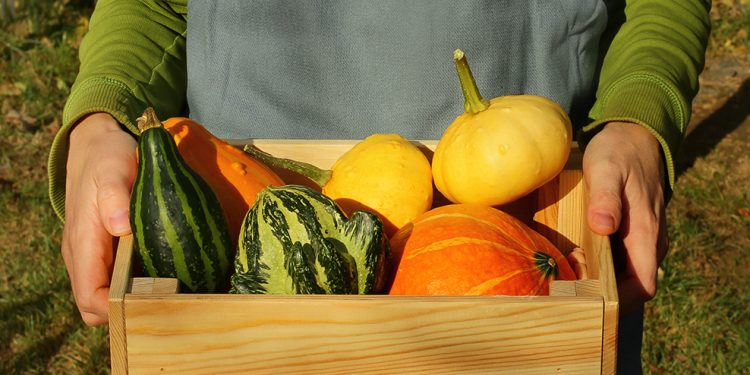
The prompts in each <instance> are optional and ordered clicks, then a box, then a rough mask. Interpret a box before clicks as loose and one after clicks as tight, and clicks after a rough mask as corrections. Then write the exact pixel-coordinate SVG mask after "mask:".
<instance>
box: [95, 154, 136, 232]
mask: <svg viewBox="0 0 750 375" xmlns="http://www.w3.org/2000/svg"><path fill="white" fill-rule="evenodd" d="M117 164H119V165H112V164H110V168H104V169H103V170H105V171H107V173H105V174H100V175H99V176H97V179H96V180H97V191H96V202H97V206H98V207H99V217H101V219H102V222H103V223H104V227H105V228H106V229H107V231H108V232H109V234H111V235H113V236H122V235H126V234H129V233H130V232H131V231H130V189H131V187H132V185H133V179H134V176H135V170H134V169H135V168H134V166H131V167H132V168H129V167H127V166H125V165H123V164H122V162H121V161H119V162H118V163H117Z"/></svg>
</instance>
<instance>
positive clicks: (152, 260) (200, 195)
mask: <svg viewBox="0 0 750 375" xmlns="http://www.w3.org/2000/svg"><path fill="white" fill-rule="evenodd" d="M138 129H139V130H140V131H141V134H140V135H139V137H138V172H137V174H136V178H135V182H134V183H133V192H132V194H131V198H130V227H131V228H132V230H133V248H134V251H135V253H136V256H137V258H138V263H139V264H140V265H141V267H142V268H143V271H144V273H145V274H146V275H148V276H150V277H170V278H176V279H178V280H179V281H180V285H181V286H182V287H181V290H182V291H183V292H199V293H213V292H217V291H225V290H226V288H227V284H228V281H229V280H228V278H229V272H230V262H231V259H232V256H233V254H234V247H233V246H232V244H231V240H230V238H229V230H228V229H227V224H226V219H225V218H224V214H223V213H222V209H221V205H220V203H219V200H218V199H217V197H216V194H214V192H213V190H212V189H211V187H209V186H208V184H207V183H206V182H205V181H204V179H203V178H202V177H201V176H200V175H199V174H198V173H196V172H195V171H193V170H192V169H191V167H190V166H188V165H187V164H186V163H185V161H184V160H183V158H182V157H181V156H180V153H179V151H177V147H176V145H175V142H174V140H173V139H172V136H171V135H170V134H169V133H168V132H167V131H166V130H164V127H163V126H162V124H161V123H160V122H159V120H158V119H157V118H156V114H155V112H154V110H153V109H152V108H148V109H146V111H145V112H144V114H143V117H141V118H139V119H138Z"/></svg>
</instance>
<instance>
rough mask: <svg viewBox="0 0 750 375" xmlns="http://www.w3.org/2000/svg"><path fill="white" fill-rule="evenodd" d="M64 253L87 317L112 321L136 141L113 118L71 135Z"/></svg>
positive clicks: (100, 118)
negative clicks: (118, 239) (112, 290)
mask: <svg viewBox="0 0 750 375" xmlns="http://www.w3.org/2000/svg"><path fill="white" fill-rule="evenodd" d="M70 140H71V142H70V151H69V153H68V163H67V177H66V197H65V228H64V231H63V241H62V249H61V250H62V255H63V259H64V260H65V266H66V268H67V270H68V276H69V277H70V282H71V288H72V291H73V296H74V297H75V300H76V304H77V306H78V309H79V311H80V313H81V317H82V318H83V320H84V322H85V323H86V324H88V325H99V324H103V323H106V322H107V320H108V319H107V317H108V316H107V314H108V294H109V284H110V279H111V272H112V266H113V258H114V250H113V236H120V235H123V234H126V233H129V232H130V224H129V219H128V216H129V212H128V211H129V206H130V189H131V186H132V184H133V180H134V178H135V170H136V159H135V146H136V143H135V140H134V139H133V138H132V137H131V136H130V135H129V134H127V133H126V132H124V131H122V130H121V128H120V127H119V125H117V123H116V122H115V121H114V119H112V117H111V116H109V115H92V116H89V117H87V118H86V119H84V120H83V121H81V122H80V123H79V124H78V125H76V128H75V129H74V130H73V132H71V136H70Z"/></svg>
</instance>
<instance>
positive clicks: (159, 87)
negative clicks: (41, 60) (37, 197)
mask: <svg viewBox="0 0 750 375" xmlns="http://www.w3.org/2000/svg"><path fill="white" fill-rule="evenodd" d="M186 17H187V2H186V0H182V1H126V0H100V1H99V2H97V4H96V8H95V9H94V12H93V14H92V15H91V20H90V23H89V30H88V32H87V34H86V36H85V37H84V39H83V41H82V43H81V48H80V51H79V58H80V70H79V72H78V76H77V77H76V80H75V82H74V84H73V87H72V89H71V92H70V95H69V97H68V100H67V102H66V104H65V108H64V110H63V124H62V127H61V128H60V131H59V132H58V133H57V134H56V136H55V139H54V141H53V142H52V148H51V150H50V155H49V160H48V174H49V196H50V201H51V203H52V207H53V208H54V210H55V212H56V213H57V215H58V216H59V217H60V219H61V220H63V219H64V217H65V176H66V162H67V155H68V138H69V134H70V130H71V128H72V127H73V126H74V125H75V124H76V123H77V122H78V120H80V119H81V118H83V117H84V116H86V115H88V114H91V113H94V112H108V113H109V114H111V115H112V116H113V117H114V118H115V119H117V121H118V122H120V124H122V125H124V126H125V127H126V128H127V129H128V130H130V131H131V132H132V133H133V134H137V133H138V131H137V129H136V127H135V124H134V119H136V118H137V117H138V116H140V114H141V113H142V112H143V110H144V109H145V108H146V106H152V107H154V108H156V110H157V111H158V113H159V114H160V116H163V117H164V118H167V117H171V116H174V115H178V114H181V113H182V112H183V111H184V108H185V105H186V104H185V103H186V100H185V90H186V84H187V83H186V81H187V79H186V77H187V71H186V63H185V35H186V31H185V30H186V27H187V26H186V23H187V18H186Z"/></svg>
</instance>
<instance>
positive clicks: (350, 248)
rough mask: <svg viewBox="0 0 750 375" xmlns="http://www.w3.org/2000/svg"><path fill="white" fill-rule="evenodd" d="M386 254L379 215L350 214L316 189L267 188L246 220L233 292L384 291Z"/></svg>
mask: <svg viewBox="0 0 750 375" xmlns="http://www.w3.org/2000/svg"><path fill="white" fill-rule="evenodd" d="M389 256H390V253H389V247H388V240H387V238H386V236H385V234H384V233H383V223H382V221H381V220H380V219H379V218H378V217H377V216H376V215H375V214H372V213H370V212H365V211H357V212H355V213H354V214H352V216H351V218H349V219H347V218H346V216H345V215H344V213H343V212H342V211H341V209H340V208H339V207H338V206H337V205H336V203H334V201H333V200H331V199H330V198H328V197H326V196H324V195H323V194H321V193H319V192H317V191H315V190H312V189H310V188H307V187H304V186H297V185H285V186H280V187H274V186H269V187H267V188H265V189H264V190H262V191H261V192H260V193H259V194H258V197H257V200H256V201H255V204H254V205H253V206H252V207H251V208H250V210H249V211H248V214H247V216H246V217H245V221H244V222H243V225H242V230H241V232H240V239H239V247H238V251H237V255H236V257H235V264H234V266H235V274H234V275H232V277H231V285H232V289H231V290H230V292H233V293H268V294H372V293H379V292H382V291H383V288H384V283H385V277H386V271H387V266H388V264H387V263H388V260H389Z"/></svg>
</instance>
